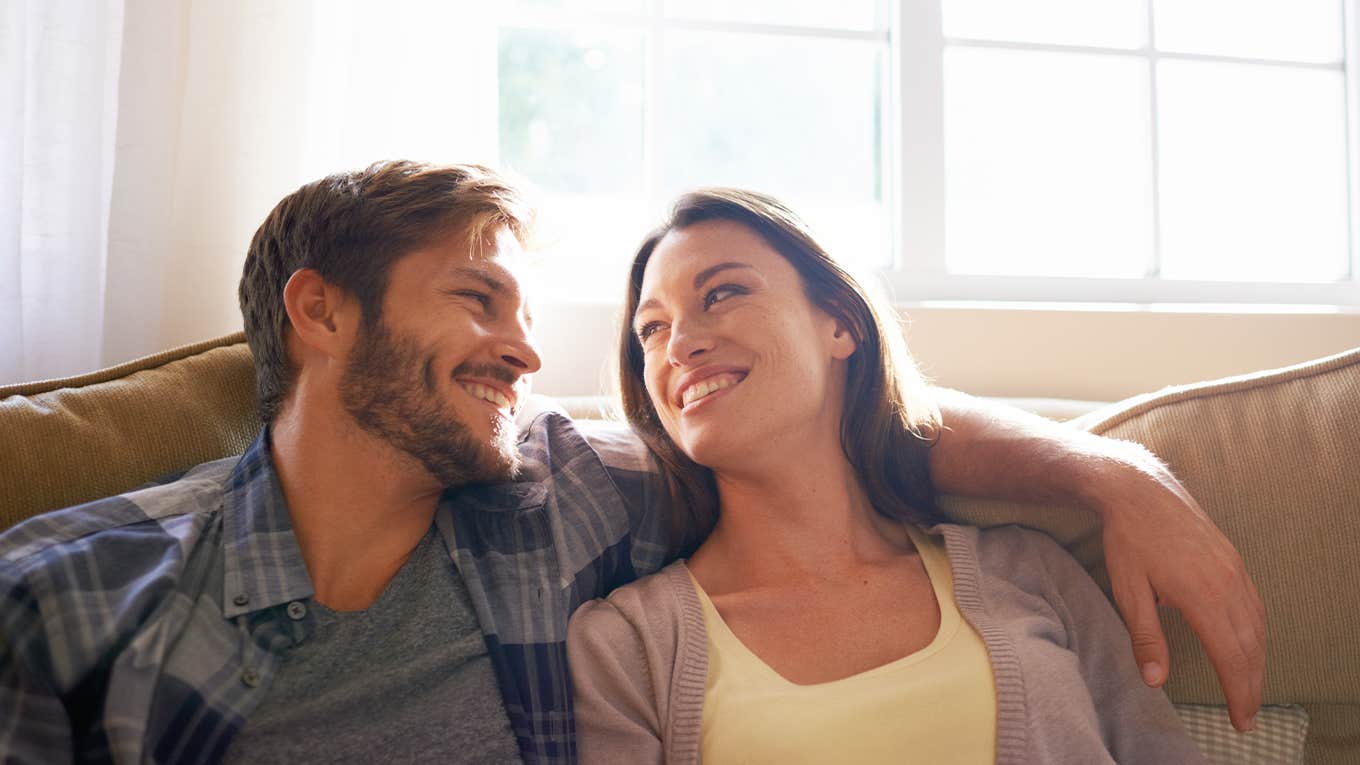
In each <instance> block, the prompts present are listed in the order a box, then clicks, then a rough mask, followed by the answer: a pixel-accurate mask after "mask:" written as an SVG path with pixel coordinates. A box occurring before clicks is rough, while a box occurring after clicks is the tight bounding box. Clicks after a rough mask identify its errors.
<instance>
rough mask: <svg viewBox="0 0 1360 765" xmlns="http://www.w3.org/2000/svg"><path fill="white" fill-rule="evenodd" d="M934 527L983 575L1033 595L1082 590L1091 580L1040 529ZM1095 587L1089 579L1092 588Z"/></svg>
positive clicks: (944, 525)
mask: <svg viewBox="0 0 1360 765" xmlns="http://www.w3.org/2000/svg"><path fill="white" fill-rule="evenodd" d="M951 527H952V530H951ZM934 530H935V531H937V532H939V533H943V534H944V536H945V538H946V539H951V538H952V539H953V540H954V541H955V544H956V545H957V546H959V547H962V548H963V549H962V550H961V551H962V552H965V553H966V557H967V558H971V559H972V560H973V561H975V563H976V565H977V566H978V567H979V568H980V569H981V572H982V574H983V575H984V576H989V577H994V578H997V579H1000V580H1004V581H1006V582H1008V583H1009V584H1010V585H1012V586H1016V587H1020V588H1021V589H1024V590H1028V591H1031V592H1034V593H1036V594H1048V593H1051V592H1053V591H1065V590H1068V589H1070V588H1072V587H1074V586H1075V587H1077V588H1081V589H1084V588H1085V586H1086V583H1087V582H1090V581H1091V577H1090V574H1089V573H1088V572H1087V571H1086V569H1084V568H1082V566H1081V564H1080V563H1079V562H1077V559H1076V558H1074V557H1072V554H1071V553H1069V552H1068V551H1067V550H1066V549H1064V548H1063V547H1062V545H1060V544H1058V542H1057V541H1056V540H1054V539H1053V537H1051V536H1049V535H1048V534H1045V533H1044V532H1042V531H1036V530H1034V529H1030V528H1025V527H1024V526H1016V525H1005V526H993V527H989V528H979V527H975V526H952V525H951V524H940V526H937V527H936V528H935V529H934ZM951 559H954V557H953V555H951ZM954 560H957V559H954ZM1094 587H1095V585H1094V583H1093V582H1092V583H1091V588H1094Z"/></svg>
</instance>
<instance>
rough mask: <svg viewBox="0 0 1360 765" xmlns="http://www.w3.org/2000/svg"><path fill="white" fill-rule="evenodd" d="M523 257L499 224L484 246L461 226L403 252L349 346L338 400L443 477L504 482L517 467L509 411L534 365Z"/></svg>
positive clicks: (456, 481) (451, 481)
mask: <svg viewBox="0 0 1360 765" xmlns="http://www.w3.org/2000/svg"><path fill="white" fill-rule="evenodd" d="M522 256H523V253H522V251H521V249H520V245H519V242H518V241H517V240H516V239H515V238H514V236H513V235H511V234H510V233H509V232H508V231H505V230H501V231H500V232H498V233H497V235H496V237H495V239H494V241H493V242H492V243H491V244H489V245H488V246H487V247H485V248H483V251H482V252H477V253H474V252H470V251H469V247H468V245H467V243H466V241H465V237H463V236H461V235H458V236H452V237H449V238H447V239H445V240H443V241H442V242H440V243H439V244H435V245H431V246H429V247H426V248H423V249H420V250H416V251H415V252H412V253H410V254H408V255H405V256H404V257H402V258H401V259H400V260H398V261H397V262H396V263H395V264H394V265H393V266H392V269H391V271H390V272H389V275H388V285H387V293H386V295H384V297H383V311H382V319H381V321H380V322H378V324H377V325H376V326H368V327H365V328H364V329H363V330H362V331H361V333H360V336H359V338H358V340H357V341H356V342H355V346H354V350H353V351H352V353H351V354H350V359H349V364H348V366H347V368H346V370H345V375H344V379H343V380H342V381H341V391H340V392H341V399H342V402H343V404H344V406H345V410H346V411H347V412H349V414H350V416H352V417H353V418H354V419H355V421H356V422H357V423H358V424H359V426H360V427H362V428H363V429H364V430H366V431H368V432H370V433H372V434H374V435H376V436H379V437H380V438H383V439H384V440H386V441H387V442H388V443H390V444H392V445H393V446H394V447H396V448H397V449H399V450H401V451H403V452H405V453H406V454H408V455H410V456H411V457H413V458H415V459H416V460H417V461H419V462H420V463H421V464H422V465H424V466H425V468H426V469H427V470H429V471H430V473H431V474H432V475H433V476H434V477H435V478H437V479H438V480H439V481H440V482H441V483H442V484H443V485H445V486H458V485H461V484H464V483H470V482H483V481H504V480H506V479H508V478H510V477H512V476H513V475H514V473H515V471H516V470H517V469H518V467H519V452H518V450H517V449H516V448H515V444H516V440H517V436H518V433H517V431H516V428H515V421H514V411H515V409H516V408H517V407H518V405H519V402H520V399H521V397H522V395H523V394H524V393H525V392H526V390H527V387H528V386H527V377H526V376H527V375H529V374H532V373H533V372H536V371H537V370H538V368H539V366H540V361H539V357H538V352H537V351H536V350H535V348H534V346H533V342H532V340H531V339H530V337H529V326H530V320H529V315H528V309H527V306H526V303H525V298H524V295H523V293H522V292H521V288H520V280H519V279H518V278H517V277H516V275H515V271H516V270H517V269H518V268H519V267H520V264H519V261H520V260H522Z"/></svg>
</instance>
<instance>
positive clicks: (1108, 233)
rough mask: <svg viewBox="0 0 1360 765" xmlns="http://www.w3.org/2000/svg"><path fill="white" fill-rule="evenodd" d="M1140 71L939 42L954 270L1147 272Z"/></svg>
mask: <svg viewBox="0 0 1360 765" xmlns="http://www.w3.org/2000/svg"><path fill="white" fill-rule="evenodd" d="M1147 72H1148V68H1147V65H1146V64H1145V63H1143V62H1142V61H1140V60H1138V59H1133V58H1124V57H1117V56H1105V55H1085V54H1069V53H1045V52H1032V51H1000V50H979V49H968V48H950V49H948V50H946V52H945V186H946V194H945V199H946V213H945V232H946V237H947V242H948V244H947V254H946V261H947V266H948V270H949V271H950V272H951V273H966V274H1013V275H1035V276H1038V275H1043V276H1142V275H1143V274H1144V273H1146V269H1147V263H1148V259H1149V255H1150V253H1151V251H1152V215H1151V203H1150V200H1151V180H1150V175H1151V164H1152V161H1151V152H1150V149H1149V146H1150V142H1149V139H1148V117H1147V105H1148V95H1147V94H1148V90H1147V87H1148V84H1147ZM907 119H910V115H908V116H907Z"/></svg>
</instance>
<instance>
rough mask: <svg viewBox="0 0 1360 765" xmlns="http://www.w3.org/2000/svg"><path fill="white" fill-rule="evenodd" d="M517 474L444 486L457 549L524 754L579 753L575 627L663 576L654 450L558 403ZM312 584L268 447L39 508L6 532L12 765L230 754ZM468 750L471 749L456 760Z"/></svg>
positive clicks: (1, 634) (531, 440)
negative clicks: (594, 425)
mask: <svg viewBox="0 0 1360 765" xmlns="http://www.w3.org/2000/svg"><path fill="white" fill-rule="evenodd" d="M520 447H521V451H522V453H523V455H524V458H525V469H524V471H523V473H522V475H521V476H520V480H517V481H514V482H510V483H505V484H499V485H494V486H475V487H466V488H463V489H458V490H450V491H449V492H447V493H446V494H445V495H444V497H443V499H442V500H441V502H440V508H439V511H438V513H437V514H436V518H435V524H436V526H438V528H439V531H440V533H441V534H442V535H443V536H444V539H445V541H446V542H447V543H448V548H449V549H450V550H454V551H455V552H454V553H453V557H454V563H455V564H456V565H457V566H458V570H459V571H460V572H461V573H462V576H463V579H464V580H465V581H466V583H467V588H468V591H469V592H470V594H471V597H472V603H473V606H474V608H475V609H476V611H477V616H478V619H479V620H480V622H481V625H482V630H483V632H484V634H485V637H486V642H487V647H488V650H489V652H490V656H491V660H492V663H493V665H494V666H495V669H496V674H497V679H498V681H499V683H500V687H501V692H502V695H503V697H504V701H505V706H506V710H507V712H508V713H509V717H510V722H511V725H512V727H513V729H514V733H515V736H516V739H517V740H518V742H519V747H520V751H521V753H522V755H523V757H524V760H525V762H528V763H553V762H571V761H574V760H575V753H576V747H575V733H574V729H573V724H572V707H571V685H570V682H569V679H568V673H567V667H566V631H567V619H568V617H569V616H570V614H571V612H572V611H573V610H575V608H576V606H578V605H579V604H581V603H582V602H584V601H586V600H588V599H590V598H593V597H598V596H601V595H603V594H604V593H606V592H607V591H608V590H610V589H612V588H614V587H616V586H618V585H620V584H623V583H626V582H628V581H630V580H632V579H633V578H635V577H637V576H641V575H643V574H646V573H650V572H651V571H654V570H656V569H657V568H658V567H660V565H661V563H662V562H663V556H664V549H663V544H662V541H663V536H664V530H663V528H662V525H661V523H660V521H659V520H658V519H657V518H656V515H655V514H654V513H651V514H649V513H645V512H644V509H645V508H646V507H648V505H649V496H648V493H649V492H651V491H655V490H656V489H655V486H654V483H655V481H654V480H653V475H652V474H651V473H650V472H649V471H648V468H647V461H646V456H645V452H643V451H642V450H641V446H640V445H639V444H638V443H637V442H636V441H635V440H633V439H632V438H631V437H630V436H628V435H627V434H626V433H625V432H623V431H621V430H618V429H614V430H610V431H601V432H598V433H595V434H593V435H592V437H591V440H590V441H587V440H586V438H585V437H584V436H583V435H582V433H581V432H580V431H579V430H578V429H577V427H576V426H575V425H574V424H573V423H572V422H571V421H570V420H568V419H567V418H565V417H563V416H561V415H558V414H556V413H546V414H542V415H540V416H538V417H537V418H536V419H535V420H534V421H533V423H532V425H531V426H530V427H529V428H528V429H526V431H525V432H524V434H523V436H522V438H521V442H520ZM312 594H313V593H312V584H311V579H310V578H309V577H308V575H307V570H306V567H305V566H304V565H303V561H302V555H301V553H300V552H299V550H298V546H297V540H296V538H295V537H294V535H293V530H292V524H291V521H290V520H289V516H288V511H287V508H286V506H285V504H284V499H283V494H282V492H281V490H280V488H279V483H278V478H277V476H276V474H275V472H274V467H273V463H272V461H271V460H270V457H269V437H268V432H267V431H266V432H264V433H261V435H260V437H259V438H257V439H256V441H255V443H254V444H253V445H252V446H251V447H250V449H249V450H247V451H246V453H245V454H244V455H242V456H241V457H240V458H231V459H226V460H219V461H216V462H209V463H206V464H203V465H200V466H198V467H196V468H193V469H192V470H190V471H188V472H187V473H186V474H185V475H184V476H182V477H181V478H180V479H179V480H177V481H175V482H174V483H169V484H165V485H161V486H156V487H151V488H147V489H143V490H140V491H135V492H131V493H128V494H123V495H120V496H117V497H112V498H109V499H104V500H100V501H98V502H92V503H90V504H86V505H81V506H78V507H74V508H70V509H67V510H62V511H59V512H55V513H49V514H46V515H42V516H38V517H36V518H33V519H31V520H29V521H27V522H25V523H23V524H20V525H19V526H16V527H14V528H13V529H11V530H9V531H8V532H6V533H5V534H4V535H3V536H0V756H3V758H4V761H6V762H9V761H18V762H56V761H68V762H69V761H72V760H78V761H95V762H105V761H118V762H143V761H147V762H213V761H217V760H220V759H221V757H222V754H223V753H224V752H225V751H226V749H227V747H228V746H229V745H230V744H231V741H232V737H233V736H234V735H235V734H236V733H237V732H238V731H240V730H241V728H242V726H243V725H244V724H245V722H246V720H247V719H248V718H249V716H250V714H251V712H252V710H254V709H255V708H256V706H257V705H258V704H259V703H260V700H261V698H262V697H263V696H264V695H265V694H266V693H268V692H269V686H270V681H271V680H272V679H273V677H274V675H275V673H276V672H277V670H278V668H279V665H280V663H281V662H282V661H283V659H284V657H285V656H286V655H287V653H288V650H289V648H290V647H292V646H294V645H296V644H298V643H299V642H301V641H302V640H305V639H306V638H307V636H308V631H309V628H310V624H311V622H310V621H309V620H306V619H300V618H295V617H294V616H290V613H291V614H294V615H298V614H301V613H303V612H304V609H299V608H296V607H294V608H293V609H290V608H289V605H290V604H292V603H296V602H302V603H306V602H307V601H308V599H309V598H311V597H312ZM455 757H456V755H455Z"/></svg>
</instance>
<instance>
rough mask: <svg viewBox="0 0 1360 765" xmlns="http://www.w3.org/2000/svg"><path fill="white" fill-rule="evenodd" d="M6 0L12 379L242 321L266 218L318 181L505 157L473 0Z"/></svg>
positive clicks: (2, 236)
mask: <svg viewBox="0 0 1360 765" xmlns="http://www.w3.org/2000/svg"><path fill="white" fill-rule="evenodd" d="M0 2H4V3H5V6H4V16H3V18H2V19H0V25H3V26H2V27H0V45H3V51H0V57H2V59H0V60H2V61H3V69H2V70H0V110H3V111H0V114H2V115H3V117H0V384H5V383H8V382H16V381H21V380H34V379H42V378H48V377H57V376H64V375H69V374H77V373H80V372H85V371H89V370H93V369H96V368H98V367H100V366H106V365H110V364H115V363H119V362H122V361H126V360H128V359H131V358H135V357H137V356H141V355H145V354H149V353H154V352H156V351H159V350H164V349H166V348H170V347H173V346H175V345H180V344H183V343H189V342H194V341H197V340H202V339H206V338H210V337H214V336H216V335H220V334H223V333H226V332H230V331H233V330H235V329H238V328H239V327H240V315H239V312H238V310H237V306H236V283H237V280H238V279H239V277H240V268H241V262H242V260H243V259H244V257H245V250H246V247H247V245H248V244H249V241H250V237H251V235H252V234H253V233H254V230H255V228H256V227H257V226H258V225H259V223H260V221H261V220H263V218H264V216H265V215H266V214H267V213H268V211H269V210H270V208H272V207H273V205H274V203H275V202H277V201H278V199H279V198H280V197H282V196H283V195H284V194H286V193H288V192H289V191H291V190H292V189H294V188H296V187H297V186H299V185H301V184H302V183H305V182H307V181H310V180H313V179H314V178H317V177H320V176H322V175H325V174H326V173H329V172H334V171H337V170H343V169H349V168H352V167H357V166H362V165H365V164H368V163H369V162H372V161H374V160H377V159H384V158H392V157H409V158H414V159H424V160H431V161H465V162H467V161H475V162H484V163H491V162H494V161H495V157H496V130H497V128H496V103H497V96H496V94H497V91H496V81H495V66H496V32H495V28H494V22H493V20H491V19H490V18H488V17H487V15H486V11H485V10H483V9H484V8H485V5H483V4H480V3H476V2H472V1H471V0H467V1H465V2H455V3H445V2H438V3H435V2H423V1H422V0H402V1H400V2H393V1H392V0H386V1H383V0H291V1H289V2H279V1H278V0H231V1H230V2H227V1H225V0H211V1H208V0H198V1H197V2H195V1H194V0H123V2H115V1H114V0H55V1H54V0H0Z"/></svg>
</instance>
